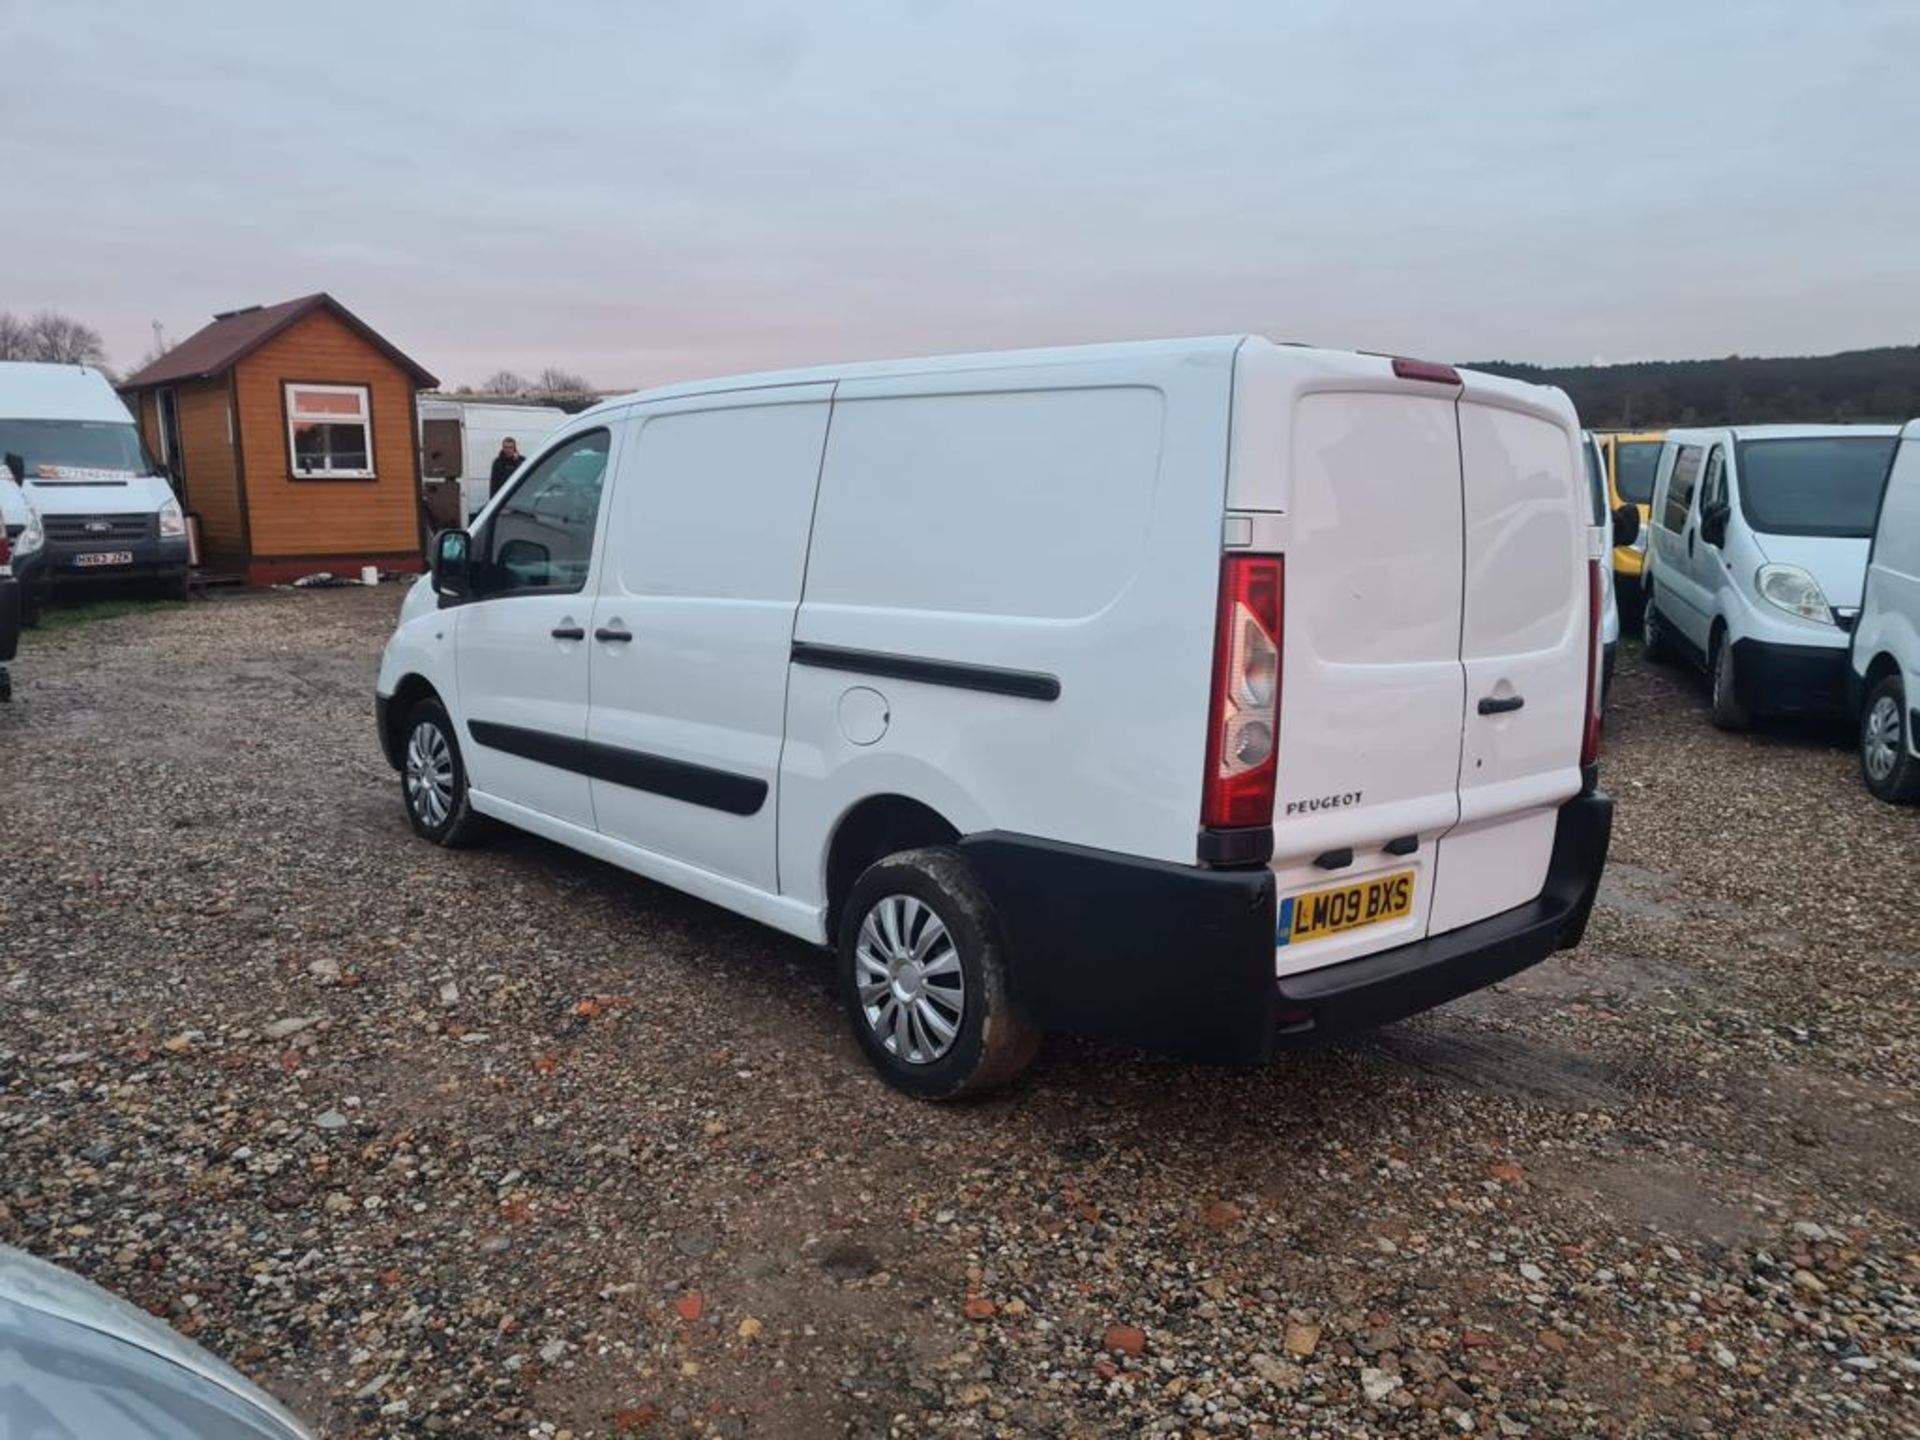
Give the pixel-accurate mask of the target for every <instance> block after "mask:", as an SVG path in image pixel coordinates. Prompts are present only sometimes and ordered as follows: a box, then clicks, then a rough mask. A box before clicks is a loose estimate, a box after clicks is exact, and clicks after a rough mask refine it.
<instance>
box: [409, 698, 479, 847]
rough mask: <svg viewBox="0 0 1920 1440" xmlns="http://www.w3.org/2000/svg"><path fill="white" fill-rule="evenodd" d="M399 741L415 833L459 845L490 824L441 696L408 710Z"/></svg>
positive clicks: (447, 843)
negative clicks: (473, 792) (470, 784)
mask: <svg viewBox="0 0 1920 1440" xmlns="http://www.w3.org/2000/svg"><path fill="white" fill-rule="evenodd" d="M406 725H407V728H406V730H405V732H404V733H403V735H402V737H401V741H400V798H401V800H402V802H403V803H404V804H405V805H406V807H407V819H408V820H409V821H410V822H411V823H412V825H413V829H414V833H415V834H417V835H419V836H420V837H421V838H422V839H424V840H431V841H433V843H434V844H436V845H445V846H447V847H448V848H449V849H459V848H460V847H461V846H464V845H471V844H472V843H473V842H474V841H475V840H477V839H479V838H480V837H481V836H482V835H483V834H484V833H485V829H486V821H485V819H484V817H482V816H480V815H478V814H476V813H474V809H473V806H472V803H471V802H470V800H469V799H468V796H467V765H466V761H465V760H463V759H462V758H461V756H460V738H459V736H457V735H456V734H455V733H454V727H453V721H452V720H451V719H449V718H448V716H447V711H446V707H445V706H443V705H442V704H441V703H440V702H439V701H438V700H432V699H428V700H422V701H420V702H419V703H418V704H417V705H415V706H414V707H413V709H411V710H410V711H408V712H407V721H406Z"/></svg>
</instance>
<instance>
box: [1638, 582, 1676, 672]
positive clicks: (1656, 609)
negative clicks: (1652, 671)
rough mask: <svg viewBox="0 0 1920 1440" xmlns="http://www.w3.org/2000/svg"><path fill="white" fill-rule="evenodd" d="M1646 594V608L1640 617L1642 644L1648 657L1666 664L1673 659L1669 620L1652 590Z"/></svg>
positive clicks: (1659, 663) (1657, 662)
mask: <svg viewBox="0 0 1920 1440" xmlns="http://www.w3.org/2000/svg"><path fill="white" fill-rule="evenodd" d="M1646 596H1647V598H1646V608H1645V610H1644V611H1643V612H1642V613H1641V617H1640V646H1641V649H1642V651H1643V652H1644V653H1645V655H1646V657H1647V659H1649V660H1651V661H1653V663H1654V664H1656V665H1664V664H1666V663H1667V662H1668V661H1669V660H1671V659H1673V653H1674V652H1673V641H1672V640H1671V639H1669V638H1668V636H1667V622H1666V620H1665V619H1664V618H1663V617H1662V616H1661V614H1660V602H1659V601H1658V600H1657V599H1655V598H1654V594H1653V592H1652V591H1651V590H1649V591H1647V592H1646Z"/></svg>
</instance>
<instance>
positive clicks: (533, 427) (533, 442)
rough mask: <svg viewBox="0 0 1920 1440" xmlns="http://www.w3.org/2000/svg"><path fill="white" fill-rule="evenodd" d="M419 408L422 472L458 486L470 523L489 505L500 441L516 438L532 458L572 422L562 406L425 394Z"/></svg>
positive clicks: (523, 451) (463, 510)
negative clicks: (545, 442) (555, 432)
mask: <svg viewBox="0 0 1920 1440" xmlns="http://www.w3.org/2000/svg"><path fill="white" fill-rule="evenodd" d="M419 405H420V473H421V475H422V476H424V477H425V478H427V479H429V480H453V481H457V482H458V483H459V486H460V504H461V510H460V513H461V514H462V515H463V516H465V517H466V518H467V519H468V520H471V519H472V518H473V517H474V516H475V515H478V514H479V513H480V511H481V510H482V509H483V508H484V507H485V505H486V503H487V496H488V490H489V486H490V481H491V478H492V474H493V460H494V457H495V456H496V455H498V454H499V453H500V442H501V441H503V440H509V439H510V440H512V441H513V442H514V443H515V445H516V446H518V448H519V450H520V453H521V454H522V455H531V454H533V453H534V452H535V451H536V450H538V449H539V448H540V443H541V442H542V441H543V440H545V439H546V438H547V436H549V435H551V434H552V433H553V432H554V431H555V430H557V429H559V428H560V426H561V425H562V424H564V423H565V422H566V418H567V412H566V411H564V410H562V409H560V408H559V407H558V406H554V405H531V404H521V403H520V402H518V401H512V400H470V399H465V398H458V397H453V396H441V395H423V396H421V397H420V402H419Z"/></svg>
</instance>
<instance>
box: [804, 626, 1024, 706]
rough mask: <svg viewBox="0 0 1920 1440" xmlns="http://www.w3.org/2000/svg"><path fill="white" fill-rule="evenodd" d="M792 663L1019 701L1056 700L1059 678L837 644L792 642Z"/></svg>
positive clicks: (805, 641) (806, 641)
mask: <svg viewBox="0 0 1920 1440" xmlns="http://www.w3.org/2000/svg"><path fill="white" fill-rule="evenodd" d="M793 663H794V664H796V665H811V666H813V667H815V668H816V669H820V670H846V671H849V672H851V673H852V674H855V675H881V676H885V677H886V678H888V679H891V680H919V681H922V682H924V683H925V684H928V685H947V686H950V687H952V688H953V689H955V690H984V691H986V692H987V693H988V694H990V695H1014V696H1017V697H1019V698H1020V699H1022V700H1058V699H1059V698H1060V677H1059V676H1057V675H1045V674H1042V673H1040V672H1039V671H1037V670H1003V669H1001V668H1000V667H999V666H997V665H969V664H966V663H964V662H962V661H959V660H923V659H922V658H920V657H919V656H918V655H890V654H887V653H885V652H884V651H880V650H849V649H845V648H843V647H841V646H839V645H816V644H814V643H813V642H811V641H809V640H796V641H794V642H793Z"/></svg>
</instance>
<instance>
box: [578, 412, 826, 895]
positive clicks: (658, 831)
mask: <svg viewBox="0 0 1920 1440" xmlns="http://www.w3.org/2000/svg"><path fill="white" fill-rule="evenodd" d="M832 395H833V387H832V386H831V385H825V384H823V385H788V386H780V387H774V388H770V389H765V390H758V391H745V392H738V391H736V392H732V393H728V394H721V395H703V396H698V397H691V398H688V399H686V400H681V401H663V402H659V403H657V404H655V405H650V406H647V407H645V408H644V409H642V410H640V411H638V412H636V422H635V427H634V430H633V432H632V434H631V435H629V437H628V439H627V444H626V451H625V454H624V455H623V457H622V459H621V461H620V473H619V483H618V484H617V486H616V487H615V493H614V499H613V508H612V515H611V518H610V521H609V541H608V546H607V552H608V564H607V565H606V567H605V571H604V573H603V575H602V577H601V580H600V593H599V597H598V599H597V600H596V602H595V604H594V607H593V615H592V619H591V622H590V623H591V639H590V642H589V643H590V646H591V649H592V662H593V663H592V687H593V704H592V707H591V711H590V713H589V716H588V721H587V748H588V756H589V763H590V765H591V768H592V771H593V808H594V814H595V816H596V817H597V822H598V826H599V829H600V832H601V834H603V835H606V836H608V837H610V838H612V839H614V840H617V841H620V842H622V843H624V844H627V845H632V846H637V847H639V848H640V849H642V850H645V851H648V852H650V853H651V854H653V855H655V856H658V857H663V858H665V859H666V860H668V861H673V862H678V863H679V864H681V865H684V866H691V867H695V868H696V869H698V870H700V871H704V872H706V873H707V874H709V875H717V876H721V877H724V878H726V879H728V880H731V881H735V882H740V883H743V884H745V885H748V886H751V887H753V888H754V889H756V890H759V891H763V892H768V893H771V892H775V891H777V890H778V889H779V888H780V877H779V875H778V873H777V866H776V860H775V841H776V835H775V826H774V816H775V796H774V793H773V791H774V786H775V784H776V783H777V781H778V779H779V774H780V752H781V745H782V741H783V737H784V734H785V718H786V693H787V692H786V685H787V663H788V658H789V656H790V654H791V651H792V646H793V622H794V612H795V610H796V609H797V608H798V606H799V604H800V585H801V579H802V576H803V574H804V573H805V569H806V559H807V537H808V530H809V526H810V524H811V521H812V517H813V501H814V489H815V487H816V485H817V484H818V483H819V477H820V457H821V452H822V450H823V448H824V447H825V445H826V437H827V417H828V414H829V411H830V402H831V398H832ZM673 878H675V879H676V880H678V881H679V883H682V884H685V883H686V877H684V876H679V875H675V876H674V877H673ZM709 893H710V892H709Z"/></svg>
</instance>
